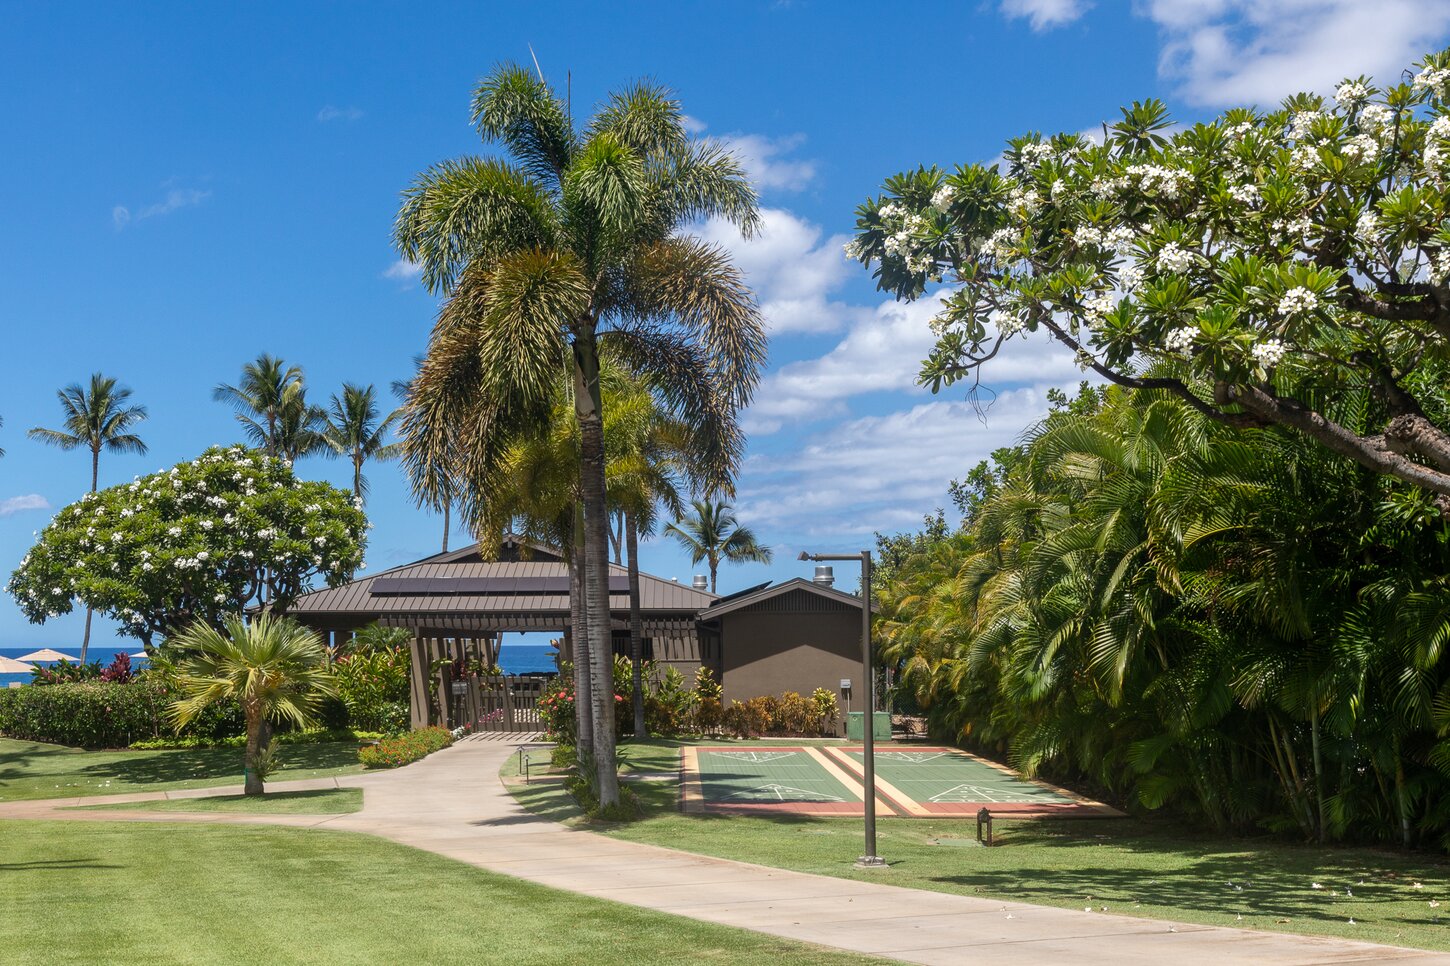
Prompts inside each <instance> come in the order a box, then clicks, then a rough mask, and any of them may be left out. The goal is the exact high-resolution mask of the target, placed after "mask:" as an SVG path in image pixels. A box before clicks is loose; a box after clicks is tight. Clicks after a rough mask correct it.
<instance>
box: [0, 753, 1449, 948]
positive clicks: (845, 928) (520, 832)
mask: <svg viewBox="0 0 1450 966" xmlns="http://www.w3.org/2000/svg"><path fill="white" fill-rule="evenodd" d="M513 753H514V746H513V745H512V744H511V743H508V742H503V741H497V740H487V739H481V738H476V739H468V740H465V741H462V742H460V743H459V744H457V745H454V746H453V747H452V748H449V749H447V750H445V751H442V752H438V753H437V754H434V755H431V756H429V757H428V758H426V759H424V760H423V761H421V762H418V763H417V764H414V765H409V766H408V767H407V768H403V769H398V770H395V771H389V772H380V773H372V774H367V775H350V776H344V777H341V778H337V779H317V780H312V781H301V782H276V783H273V784H271V785H269V786H268V787H269V788H270V789H272V790H275V791H281V790H284V789H298V790H301V789H313V788H331V787H361V788H364V789H366V794H365V795H364V799H363V809H362V811H360V812H356V813H353V814H350V815H331V816H307V815H278V816H265V817H263V816H253V815H226V814H219V813H194V814H187V813H178V812H151V811H139V810H138V811H128V810H119V809H118V810H114V811H67V810H65V806H74V805H77V804H82V803H84V804H100V803H102V802H116V803H121V802H133V801H140V800H146V799H157V798H181V797H200V796H206V795H218V794H236V793H237V792H239V791H240V789H239V788H227V789H220V788H209V789H197V790H189V791H185V792H170V793H151V794H140V795H112V796H106V797H104V798H87V799H84V800H81V799H64V800H53V801H43V802H40V801H35V802H14V803H10V804H0V818H43V819H60V820H84V821H98V820H100V821H110V820H134V821H151V822H177V821H197V822H210V823H216V822H225V823H232V822H236V823H257V822H263V823H267V824H275V825H289V826H305V827H315V828H328V829H345V830H348V831H353V832H366V833H368V834H371V835H377V836H381V837H382V838H386V839H390V840H392V841H394V842H400V843H402V844H404V845H411V846H416V847H418V848H421V849H427V850H428V851H430V852H436V853H438V854H439V855H444V856H447V857H449V858H452V859H457V860H459V861H460V862H467V863H469V864H470V865H475V866H478V867H480V868H484V869H490V870H492V871H495V872H502V873H505V874H507V875H512V876H517V877H519V878H522V879H529V880H531V881H534V882H538V883H542V884H543V885H547V886H553V887H555V888H558V889H565V890H568V891H571V892H578V893H583V894H585V895H590V896H598V897H600V898H605V899H613V900H615V901H618V902H625V903H629V904H631V905H636V906H642V907H644V908H648V909H654V910H658V911H660V912H669V913H675V914H677V915H682V916H689V917H691V918H693V919H700V920H704V921H707V922H716V923H721V924H723V925H728V926H738V927H740V928H743V929H752V930H755V931H757V932H763V933H770V934H772V935H776V936H784V937H787V938H790V939H799V940H804V941H806V942H812V943H818V944H821V945H824V946H833V947H836V948H839V949H843V950H851V951H854V952H860V953H867V954H872V955H877V956H885V957H890V958H894V959H899V960H903V961H906V962H912V963H927V964H936V963H940V964H952V966H961V964H973V963H981V964H984V966H985V964H990V966H1018V964H1021V966H1029V964H1030V966H1040V964H1044V963H1073V964H1075V966H1138V964H1143V966H1147V964H1154V966H1157V964H1163V963H1171V964H1173V966H1189V964H1197V963H1204V964H1209V963H1212V964H1215V966H1228V964H1245V966H1247V964H1254V966H1270V964H1272V966H1290V964H1294V966H1300V964H1303V966H1308V964H1329V963H1339V964H1347V963H1356V964H1371V963H1413V964H1446V966H1450V955H1444V954H1437V953H1428V952H1419V951H1416V950H1409V949H1399V948H1394V947H1388V946H1377V945H1372V944H1369V943H1356V942H1350V941H1347V940H1340V939H1323V938H1312V937H1304V936H1286V935H1280V934H1275V933H1262V932H1252V931H1248V930H1240V929H1226V928H1218V927H1211V926H1198V925H1190V924H1186V923H1176V924H1174V923H1168V922H1164V921H1161V920H1147V919H1133V918H1129V917H1127V916H1115V915H1107V914H1096V913H1083V912H1074V911H1070V910H1065V909H1053V908H1047V907H1043V906H1031V905H1025V904H1022V903H1011V902H1008V903H1003V902H1000V901H997V900H989V899H975V898H970V897H967V896H954V895H946V894H943V893H937V892H926V891H922V890H919V889H902V888H897V887H895V886H888V885H878V884H875V883H870V882H857V881H851V880H846V879H835V878H830V877H827V876H816V875H805V874H802V873H796V872H788V871H784V870H781V869H771V868H766V867H763V866H757V865H750V864H748V863H744V862H732V861H728V860H725V859H714V858H707V857H705V856H699V855H694V854H691V853H687V852H678V851H675V850H673V849H664V848H658V847H655V846H651V845H639V844H635V843H631V842H619V841H615V840H613V839H610V838H607V837H605V836H602V835H596V834H593V833H591V832H585V831H579V830H575V829H570V828H567V827H565V826H562V825H559V824H557V823H555V822H551V821H548V820H545V819H542V818H539V817H538V816H535V815H533V814H531V813H529V812H527V811H525V810H524V809H522V808H520V807H519V805H518V804H517V803H516V802H515V801H514V799H513V796H511V795H510V794H509V793H508V791H507V790H506V789H505V788H504V787H503V785H502V783H501V782H500V781H499V779H498V770H499V767H500V766H501V765H502V763H503V761H504V759H505V758H506V757H507V756H509V755H511V754H513ZM887 874H888V875H889V873H887Z"/></svg>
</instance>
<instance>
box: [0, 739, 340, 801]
mask: <svg viewBox="0 0 1450 966" xmlns="http://www.w3.org/2000/svg"><path fill="white" fill-rule="evenodd" d="M357 749H358V746H357V743H356V742H330V743H323V744H296V745H281V746H279V747H278V749H277V760H278V762H279V763H280V766H281V767H279V768H278V770H277V771H276V773H275V774H273V775H272V776H271V778H270V780H271V781H292V780H294V779H301V778H327V777H332V776H335V775H352V774H360V773H361V772H362V770H363V768H362V764H361V763H360V762H359V761H358V760H357ZM241 783H242V750H241V749H240V748H194V749H184V750H177V751H130V750H122V751H88V750H85V749H81V748H67V747H65V746H63V745H49V744H44V743H42V742H38V741H17V740H15V739H13V738H0V802H15V801H25V800H33V799H37V798H71V797H78V796H83V795H117V794H121V793H123V792H160V791H171V790H174V789H179V788H207V787H210V786H215V785H240V784H241Z"/></svg>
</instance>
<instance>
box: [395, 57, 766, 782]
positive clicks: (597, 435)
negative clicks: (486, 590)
mask: <svg viewBox="0 0 1450 966" xmlns="http://www.w3.org/2000/svg"><path fill="white" fill-rule="evenodd" d="M473 119H474V123H475V125H476V126H477V128H478V131H479V133H480V134H481V135H482V136H483V138H484V139H485V140H489V141H496V142H499V143H501V144H502V146H503V147H504V148H505V150H506V151H507V152H508V153H509V154H511V155H512V158H511V160H505V159H498V158H488V159H482V158H475V157H469V158H461V159H457V160H453V161H446V162H443V163H441V164H438V165H436V166H434V167H433V168H431V169H430V170H428V171H426V172H424V173H423V174H422V175H420V176H419V177H418V178H417V179H416V180H415V181H414V183H413V185H412V186H410V187H409V188H408V189H407V191H406V192H405V193H404V199H403V205H402V208H401V210H400V211H399V213H398V218H397V223H396V228H395V240H396V243H397V247H398V250H399V252H400V253H401V254H402V255H403V256H404V257H406V258H408V259H410V260H412V261H414V262H416V263H418V264H419V265H420V266H421V267H422V280H423V284H424V285H425V286H427V287H428V288H429V289H431V290H432V291H434V292H437V293H440V294H445V295H446V296H447V301H446V302H445V303H444V306H443V308H442V310H441V312H440V314H439V318H438V321H437V323H436V325H435V327H434V332H433V336H432V340H431V342H430V345H429V351H428V357H427V359H426V361H425V362H424V365H423V368H422V370H421V372H420V373H419V376H418V379H417V380H416V382H415V384H414V386H415V393H414V398H413V401H412V403H411V404H410V405H409V407H408V413H407V415H406V416H405V417H404V435H405V437H406V438H407V459H408V462H409V464H410V469H412V470H413V472H414V473H415V475H421V474H422V473H423V472H425V469H426V467H427V466H428V465H429V464H430V463H434V462H438V461H440V460H446V461H447V462H448V463H449V464H451V465H453V466H455V467H456V469H457V476H458V478H459V480H460V481H461V482H462V483H463V484H464V486H463V489H464V492H463V493H461V494H460V497H461V500H462V501H463V502H464V503H465V504H468V503H476V502H478V501H480V500H482V499H483V498H484V495H485V494H486V493H487V483H488V481H489V479H490V477H491V476H492V475H493V473H494V470H495V466H496V464H497V462H498V460H499V458H500V454H501V453H502V451H503V449H504V443H505V441H506V440H507V439H508V438H510V437H511V436H513V435H515V434H516V433H517V432H518V431H519V429H520V427H522V426H527V425H530V424H537V423H539V422H541V421H542V419H543V415H542V412H543V411H544V410H546V409H547V406H548V401H549V400H550V399H551V398H552V396H553V393H554V388H555V386H556V384H557V380H558V378H559V376H560V373H561V371H564V372H568V373H569V374H570V378H572V380H573V383H574V386H575V391H574V394H573V402H574V418H575V420H576V422H577V424H578V427H579V434H580V465H579V480H580V487H579V489H580V502H581V504H582V510H583V526H582V529H583V536H584V540H583V543H584V556H585V561H584V564H585V567H584V571H585V581H586V588H585V597H586V613H587V617H588V627H589V637H590V645H591V648H590V650H591V668H590V672H591V674H592V677H593V681H594V685H595V686H594V694H595V700H594V701H593V707H592V709H591V712H592V715H593V717H594V740H595V755H594V757H595V760H596V761H597V763H598V786H597V790H598V793H599V799H600V802H601V803H602V804H604V805H605V806H608V805H611V804H613V803H615V802H617V801H618V779H617V775H616V774H615V770H614V767H615V766H614V760H615V750H614V727H613V707H612V702H610V701H607V700H603V699H602V698H600V697H599V696H600V695H605V696H607V695H609V694H612V693H613V692H612V689H611V685H610V677H611V673H612V668H611V661H610V624H609V592H608V570H607V566H608V504H607V502H606V499H605V475H604V466H605V453H604V430H603V417H604V413H603V401H602V399H601V394H600V386H599V355H600V349H601V344H602V343H607V344H608V345H610V346H611V347H612V351H613V352H614V353H615V354H616V355H617V357H618V358H619V359H620V360H621V362H622V363H623V364H624V365H625V366H626V367H628V368H629V369H631V370H633V371H637V372H646V373H649V374H650V376H651V379H652V381H653V383H654V385H655V388H656V391H657V392H658V393H659V395H660V398H661V399H663V400H665V401H666V402H667V403H668V405H669V406H670V408H671V409H672V410H673V411H674V412H675V414H676V415H679V416H682V417H686V416H693V417H695V418H693V419H692V420H691V421H692V422H697V423H703V422H707V421H708V419H707V418H706V417H708V416H709V415H710V414H719V413H721V412H726V411H728V412H729V413H732V414H733V413H734V412H735V411H736V410H738V409H739V408H740V407H742V406H744V405H745V404H746V403H747V402H748V401H749V399H750V396H751V394H752V392H753V390H754V387H755V385H756V383H757V382H758V379H759V373H760V367H761V365H762V364H763V362H764V359H765V334H764V329H763V327H762V325H761V322H760V319H759V315H758V312H757V309H756V305H755V301H754V298H753V297H752V295H751V293H750V291H749V290H748V288H747V287H746V286H745V284H744V282H743V280H742V278H741V275H740V273H739V272H738V270H737V269H736V268H735V267H734V266H733V264H732V263H731V261H730V258H729V256H728V255H727V254H726V253H725V252H724V251H722V250H721V249H719V248H717V247H715V246H712V245H709V244H707V243H705V242H703V241H701V240H699V239H698V238H695V237H692V236H689V235H686V234H684V233H683V230H684V229H685V228H686V227H687V226H689V225H691V224H693V223H695V222H697V221H698V220H699V219H701V218H706V217H719V218H721V219H724V220H725V221H728V222H731V223H733V224H735V225H737V226H739V227H740V228H741V230H742V231H744V232H746V233H751V232H753V231H754V229H755V228H756V225H757V223H758V213H757V210H756V205H755V194H754V192H753V191H752V190H751V188H750V186H749V184H748V183H747V182H746V180H745V177H744V175H743V173H742V170H741V168H740V165H739V164H738V163H737V162H736V160H735V159H734V158H733V157H732V156H731V155H730V154H729V153H728V151H726V150H725V149H724V148H723V147H722V146H720V145H718V144H715V143H712V142H708V141H695V140H692V139H691V138H690V136H689V134H688V133H687V132H686V130H685V127H684V124H683V116H682V114H681V111H680V107H679V105H678V103H677V102H676V101H675V100H674V99H673V97H672V96H671V95H670V94H669V93H668V92H667V91H665V90H663V89H661V88H659V87H657V86H654V85H652V84H648V83H641V84H637V85H634V86H632V87H630V88H628V89H626V90H624V91H622V92H620V93H618V94H615V95H613V96H612V97H611V98H610V99H609V100H608V102H607V103H606V104H605V106H604V107H603V108H602V109H601V110H600V112H599V113H598V114H597V115H596V116H595V117H594V118H593V119H592V120H591V122H590V123H589V125H588V126H587V127H586V128H584V129H583V130H575V129H574V127H573V123H572V121H571V119H570V117H569V112H568V110H567V108H566V106H565V104H564V103H563V101H561V100H560V98H558V97H557V96H555V94H554V92H553V90H552V89H551V88H550V87H549V86H548V85H547V84H546V83H545V82H544V81H543V80H542V78H539V79H536V78H535V77H534V76H533V75H532V74H530V73H529V72H528V71H526V70H524V69H522V68H520V67H517V66H512V65H509V66H503V67H500V68H498V69H496V70H494V71H493V72H492V73H491V74H490V75H489V76H487V77H486V78H485V79H484V80H483V81H482V82H481V83H480V84H479V85H478V87H477V89H476V90H475V92H474V99H473Z"/></svg>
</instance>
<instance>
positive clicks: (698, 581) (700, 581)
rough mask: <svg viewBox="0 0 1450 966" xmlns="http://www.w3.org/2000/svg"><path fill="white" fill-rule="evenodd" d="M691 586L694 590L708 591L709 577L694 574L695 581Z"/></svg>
mask: <svg viewBox="0 0 1450 966" xmlns="http://www.w3.org/2000/svg"><path fill="white" fill-rule="evenodd" d="M692 586H693V587H694V588H695V589H696V590H709V589H710V578H709V577H706V576H705V575H704V574H696V575H695V579H694V581H693V582H692Z"/></svg>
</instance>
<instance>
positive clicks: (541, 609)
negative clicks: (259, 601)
mask: <svg viewBox="0 0 1450 966" xmlns="http://www.w3.org/2000/svg"><path fill="white" fill-rule="evenodd" d="M628 573H629V572H628V570H627V569H626V568H624V567H621V566H618V565H616V564H610V566H609V574H610V581H609V583H610V601H609V602H610V607H611V609H616V610H627V609H628V608H629V595H628V592H627V590H626V586H627V584H626V579H627V577H628ZM380 578H383V579H384V583H383V585H382V588H381V590H382V592H380V593H374V592H373V591H374V586H373V585H374V582H376V581H378V580H379V579H380ZM425 578H431V579H432V580H434V581H436V582H435V583H433V584H427V585H419V584H416V583H413V581H415V580H418V579H425ZM559 578H564V582H562V583H561V582H560V579H559ZM567 578H568V569H567V567H566V566H565V565H564V564H563V563H562V562H560V561H559V560H557V559H556V560H493V561H485V560H481V559H479V556H478V551H477V547H476V546H474V547H465V548H462V549H461V550H456V551H452V552H450V553H448V554H438V555H436V556H433V557H428V558H426V559H424V560H419V561H417V562H415V563H411V564H404V565H403V566H401V567H394V568H392V569H390V570H385V571H383V572H381V573H377V574H372V575H370V576H367V577H362V578H360V579H358V580H354V581H352V582H351V583H347V584H343V585H342V586H340V587H331V588H327V589H324V590H315V591H313V592H312V593H310V594H305V595H303V596H302V597H300V598H298V600H297V601H296V603H294V604H293V605H292V607H291V608H290V613H293V614H296V615H298V616H303V615H320V614H336V615H348V616H357V617H384V616H401V615H404V614H435V615H440V614H460V615H462V614H508V615H525V614H532V613H549V614H565V613H568V610H569V594H568V589H567V588H568V584H567ZM399 580H404V581H407V582H406V583H398V582H397V581H399ZM453 581H458V583H453ZM515 582H517V583H515ZM423 587H429V588H431V591H432V592H428V593H416V592H408V591H410V590H417V589H421V588H423ZM540 587H543V588H547V589H544V590H539V589H537V588H540ZM556 587H559V588H562V593H561V592H559V591H557V590H555V589H554V588H556ZM484 588H487V589H488V590H489V591H490V592H487V593H484V592H480V591H481V590H483V589H484ZM716 599H717V598H716V596H715V595H714V594H710V593H706V592H704V591H700V590H695V589H694V588H693V587H688V586H686V585H684V584H681V583H678V582H676V581H673V580H665V579H663V578H661V577H655V576H653V575H651V574H646V573H641V574H640V575H639V602H640V609H641V610H642V611H643V612H644V613H646V614H691V615H693V614H694V613H695V612H697V611H699V610H700V609H702V608H705V607H708V606H710V604H711V603H713V602H714V601H715V600H716Z"/></svg>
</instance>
